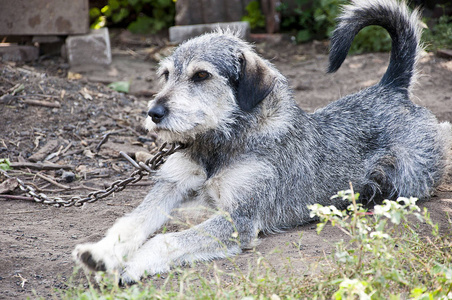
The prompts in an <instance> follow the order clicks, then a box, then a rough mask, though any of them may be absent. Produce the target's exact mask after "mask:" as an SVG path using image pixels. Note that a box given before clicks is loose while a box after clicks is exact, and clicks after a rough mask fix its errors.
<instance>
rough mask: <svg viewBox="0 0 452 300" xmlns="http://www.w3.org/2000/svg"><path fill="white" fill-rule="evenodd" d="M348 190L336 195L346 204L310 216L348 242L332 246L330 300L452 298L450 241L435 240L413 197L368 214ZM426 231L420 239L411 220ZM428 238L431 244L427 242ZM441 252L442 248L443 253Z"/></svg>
mask: <svg viewBox="0 0 452 300" xmlns="http://www.w3.org/2000/svg"><path fill="white" fill-rule="evenodd" d="M358 196H359V195H357V194H354V193H353V190H348V191H344V192H340V193H338V195H336V196H334V197H341V198H342V199H344V200H346V201H348V202H349V203H350V205H349V206H348V207H347V209H346V210H338V209H337V208H336V207H334V206H327V207H324V206H321V205H319V204H315V205H311V206H310V207H309V208H310V209H311V217H318V218H320V220H321V222H320V223H319V224H318V225H317V226H318V229H317V230H318V232H319V233H320V232H321V231H322V229H323V228H324V226H325V225H326V223H331V224H332V225H333V226H335V227H337V228H339V229H341V230H342V231H343V232H344V233H345V234H347V235H348V236H349V238H350V240H349V241H348V242H347V243H345V242H340V243H337V244H336V251H335V253H334V257H333V262H334V264H335V270H336V271H337V274H336V278H335V279H334V280H331V281H330V282H329V283H330V284H334V285H336V284H338V285H339V286H338V288H337V290H336V292H335V293H334V294H333V299H354V297H355V296H357V297H358V298H359V299H402V298H403V299H405V298H409V297H410V298H411V299H439V298H443V299H449V298H448V297H452V255H451V254H450V252H449V251H450V240H447V239H446V238H444V237H440V236H439V231H438V226H437V225H435V224H433V223H432V221H431V220H430V218H429V215H428V212H427V210H426V209H424V211H423V212H421V210H420V208H419V207H418V206H417V205H416V201H417V199H416V198H398V199H397V201H390V200H384V201H383V205H376V206H375V207H374V210H373V212H369V211H368V210H367V209H366V208H364V206H363V205H362V204H360V203H358V202H357V198H358ZM413 217H415V218H416V219H418V221H419V222H422V223H426V224H428V225H430V226H431V229H432V232H431V234H430V236H428V237H421V236H420V235H419V234H418V232H417V231H416V228H415V227H413V225H412V222H411V221H412V218H413ZM432 239H433V241H432ZM443 247H444V248H443Z"/></svg>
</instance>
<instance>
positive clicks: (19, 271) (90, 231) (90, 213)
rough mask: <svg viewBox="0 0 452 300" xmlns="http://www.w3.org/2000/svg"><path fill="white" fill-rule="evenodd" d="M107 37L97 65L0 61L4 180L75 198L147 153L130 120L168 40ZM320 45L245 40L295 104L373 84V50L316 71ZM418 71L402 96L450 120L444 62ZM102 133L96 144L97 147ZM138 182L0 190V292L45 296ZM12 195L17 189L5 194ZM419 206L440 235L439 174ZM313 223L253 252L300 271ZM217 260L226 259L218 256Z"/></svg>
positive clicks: (448, 200)
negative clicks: (101, 191)
mask: <svg viewBox="0 0 452 300" xmlns="http://www.w3.org/2000/svg"><path fill="white" fill-rule="evenodd" d="M113 45H115V46H114V49H113V53H114V58H113V59H114V62H113V64H112V66H111V67H109V68H107V69H104V68H98V67H96V68H92V69H90V70H89V69H85V70H83V69H76V70H74V69H72V70H69V67H68V65H67V64H66V63H65V62H64V61H63V60H62V59H59V58H54V57H53V58H52V57H51V58H43V59H42V60H40V61H39V62H36V63H33V64H14V63H0V72H1V76H0V95H3V96H1V98H0V159H1V158H9V159H10V161H11V162H14V163H15V164H16V167H14V169H13V170H11V171H10V172H9V174H10V175H11V176H18V177H19V178H21V179H23V180H24V181H25V182H27V183H28V184H32V185H33V186H35V187H36V188H38V189H39V191H43V192H45V193H48V194H49V195H86V194H87V193H88V192H89V191H91V190H93V189H98V188H103V187H104V186H108V184H109V183H111V182H113V181H114V180H117V179H121V178H125V177H126V176H127V174H129V173H130V172H131V171H132V166H131V165H130V164H129V163H127V162H126V161H125V160H124V159H123V158H121V157H120V156H119V154H118V152H119V151H120V150H123V151H126V152H127V153H129V154H131V155H134V154H135V152H137V151H151V152H152V151H154V150H155V147H156V142H155V140H154V136H153V135H150V134H147V133H146V131H145V130H144V129H143V126H142V124H143V121H144V118H145V116H146V105H147V100H148V99H149V98H150V97H151V96H152V94H153V93H155V91H156V90H157V80H156V77H155V74H154V73H155V70H156V67H157V63H156V61H157V60H158V59H159V58H160V57H162V56H164V55H165V54H166V53H168V51H170V48H169V47H165V46H162V45H164V44H162V42H158V43H153V42H147V41H144V42H143V41H141V40H138V42H133V40H132V39H131V38H124V37H123V38H121V36H119V37H118V38H117V39H116V40H114V42H113ZM326 48H327V45H326V44H325V43H321V42H316V43H310V44H305V45H298V46H297V45H292V44H290V43H289V42H284V41H283V42H279V43H277V44H273V43H271V42H270V43H269V42H267V43H260V44H258V46H257V50H258V52H260V53H261V54H262V55H263V56H265V57H266V58H268V59H270V60H271V61H272V62H273V63H274V64H275V65H276V67H277V68H278V69H279V70H280V71H281V72H282V73H283V74H284V75H285V76H287V77H288V78H289V81H290V84H291V86H292V87H293V89H294V94H295V97H296V100H297V101H298V103H299V104H300V106H301V107H302V108H303V109H304V110H306V111H308V112H312V111H314V110H315V109H317V108H320V107H323V106H324V105H326V104H327V103H329V102H331V101H334V100H335V99H338V98H339V97H341V96H343V95H346V94H349V93H352V92H355V91H358V90H359V89H362V88H364V87H367V86H370V85H372V84H374V83H376V82H378V80H379V79H380V78H381V76H382V75H383V73H384V71H385V69H386V66H387V62H388V57H389V56H388V54H384V53H378V54H365V55H357V56H350V57H348V58H347V60H346V61H345V63H344V65H343V66H342V67H341V69H340V70H339V71H338V73H336V74H333V75H327V74H325V71H324V70H325V69H326V65H327V56H326V54H325V49H326ZM419 69H420V71H421V73H420V77H419V79H418V84H417V86H416V88H415V90H414V93H413V94H414V95H413V98H412V99H413V101H414V102H415V103H417V104H419V105H422V106H426V107H428V108H429V109H431V110H432V111H433V112H434V114H435V115H436V116H437V117H438V119H439V120H440V121H449V122H452V61H451V60H449V61H448V60H445V59H441V58H438V57H437V56H435V55H434V54H426V55H424V56H423V57H422V58H421V60H420V64H419ZM68 71H71V73H68ZM74 72H75V73H78V74H81V78H78V79H74V78H77V76H78V75H77V74H74ZM68 75H69V78H71V79H68ZM118 80H130V81H131V84H132V86H131V93H130V94H128V95H124V94H121V93H118V92H114V91H111V90H109V89H108V88H106V87H105V85H104V84H105V83H108V82H112V81H118ZM20 84H23V90H21V89H22V88H21V86H20ZM20 90H21V91H20ZM14 91H16V92H15V93H14ZM13 94H14V95H13ZM31 100H37V101H40V102H36V101H31ZM43 105H47V106H48V105H53V106H54V107H46V106H43ZM107 134H108V135H109V138H108V141H107V142H106V143H104V144H102V145H100V143H101V141H102V140H103V138H104V137H105V136H106V135H107ZM99 145H100V146H99ZM96 148H97V149H96ZM97 150H99V151H97ZM33 160H34V161H39V160H46V161H47V163H46V164H45V166H49V165H50V163H53V164H52V165H50V167H49V168H51V169H50V170H44V169H43V165H42V164H40V165H39V164H35V165H31V166H30V165H28V163H29V162H33ZM55 164H57V165H58V166H56V167H55ZM27 166H28V167H27ZM63 166H66V167H67V168H68V169H67V170H66V171H70V172H73V173H74V174H76V175H77V180H75V181H74V182H70V183H68V182H65V181H64V180H63V179H62V174H61V173H62V172H61V170H60V169H61V168H60V167H63ZM42 175H44V176H42ZM42 177H44V178H46V179H43V178H42ZM0 179H1V180H4V178H0ZM49 179H52V180H49ZM1 180H0V181H1ZM149 184H150V180H145V182H144V184H142V185H137V186H133V187H130V188H127V189H126V190H125V191H123V192H121V193H116V194H115V195H114V196H112V197H109V198H106V199H102V200H99V201H98V202H95V203H91V204H85V205H84V206H83V207H81V208H76V207H68V208H57V207H53V206H49V205H44V204H39V203H35V202H31V201H27V200H12V199H2V198H1V197H0V207H1V210H0V224H1V229H0V299H24V298H26V297H31V298H35V297H43V298H51V297H52V295H55V292H54V289H65V288H67V284H68V280H69V278H70V277H71V276H72V274H73V267H74V265H73V262H72V260H71V252H72V250H73V248H74V246H75V245H76V244H78V243H83V242H88V241H96V240H98V239H100V238H101V237H102V236H103V234H104V233H105V232H106V230H107V229H108V228H109V227H110V226H111V225H112V224H113V222H114V221H115V219H117V218H118V217H120V216H122V215H123V214H124V213H126V212H128V211H130V210H132V209H133V208H134V207H135V206H137V205H138V204H139V203H140V202H141V200H142V198H143V197H144V196H145V194H146V191H147V190H148V189H149V187H147V186H146V185H149ZM67 187H69V189H68V188H67ZM15 195H19V193H17V190H16V191H15ZM22 196H23V195H22ZM421 205H422V206H425V207H427V208H428V209H429V211H430V212H431V216H432V218H433V220H434V221H436V222H437V223H439V224H440V227H441V228H442V232H443V234H451V233H452V231H451V227H450V226H449V225H450V224H449V221H448V217H447V213H449V214H451V213H452V174H451V173H448V174H447V176H446V181H445V183H444V184H443V185H442V186H441V187H440V189H439V191H438V192H437V193H436V195H435V196H434V197H432V199H431V200H430V201H428V202H424V203H422V204H421ZM448 224H449V225H448ZM315 228H316V226H315V224H307V225H305V226H301V227H297V228H294V229H292V230H289V231H287V232H284V233H281V234H277V235H272V236H263V237H261V243H260V245H259V246H257V248H256V251H257V252H259V253H261V254H262V255H263V256H264V257H266V258H267V259H268V260H267V261H268V262H269V263H270V264H272V265H273V266H274V267H275V268H276V269H283V268H284V265H287V263H288V261H289V259H290V265H291V266H292V269H294V270H298V271H299V272H300V274H303V273H309V272H311V271H312V270H308V269H306V266H307V263H308V262H311V261H315V260H316V259H318V258H319V257H322V256H323V255H324V254H325V253H326V254H328V253H330V252H331V243H332V242H334V241H337V240H339V239H341V238H343V236H342V235H341V233H340V232H339V231H338V230H335V229H334V228H331V227H328V226H327V227H326V228H325V230H324V231H323V233H322V234H321V235H317V234H316V230H315ZM256 257H257V254H256V253H255V252H253V251H250V252H246V253H244V254H242V255H240V256H239V257H238V258H237V260H236V263H237V265H239V266H241V267H243V268H246V267H247V266H248V264H249V262H250V261H253V259H255V258H256ZM217 264H218V265H219V266H224V267H225V268H228V267H230V263H229V262H228V261H227V260H223V261H217ZM84 280H85V279H84V277H83V275H81V274H80V273H79V274H77V275H75V276H74V281H75V282H80V281H81V282H84Z"/></svg>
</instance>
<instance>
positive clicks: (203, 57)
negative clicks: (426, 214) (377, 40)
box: [73, 0, 451, 284]
mask: <svg viewBox="0 0 452 300" xmlns="http://www.w3.org/2000/svg"><path fill="white" fill-rule="evenodd" d="M418 23H419V20H418V14H417V12H416V11H415V12H413V13H410V12H409V11H408V9H407V7H406V5H405V3H399V2H396V1H395V0H381V1H377V0H370V1H368V0H354V1H353V2H352V4H351V5H348V6H345V7H344V12H343V14H342V15H341V17H340V18H339V24H338V26H337V29H336V30H335V31H334V35H333V38H332V41H331V53H330V66H329V72H334V71H336V70H337V69H338V68H339V67H340V65H341V64H342V62H343V61H344V59H345V57H346V55H347V52H348V49H349V47H350V44H351V42H352V40H353V38H354V36H355V35H356V34H357V33H358V32H359V31H360V30H361V29H362V28H363V27H365V26H368V25H380V26H382V27H384V28H385V29H386V30H387V31H388V32H389V33H390V35H391V37H392V44H393V45H392V52H391V58H390V62H389V67H388V69H387V71H386V73H385V74H384V76H383V78H382V79H381V81H380V82H379V83H378V84H376V85H375V86H372V87H370V88H367V89H365V90H363V91H360V92H358V93H356V94H353V95H349V96H346V97H344V98H342V99H340V100H338V101H336V102H334V103H331V104H330V105H328V106H326V107H325V108H323V109H320V110H318V111H316V112H315V113H313V114H308V113H306V112H304V111H303V110H301V109H300V108H299V107H298V106H297V105H296V103H295V101H294V99H293V96H292V91H291V90H290V88H289V86H288V83H287V79H286V78H285V77H284V76H283V75H281V73H279V72H278V71H277V70H276V69H275V68H274V67H273V66H272V65H271V64H270V63H269V62H268V61H266V60H264V59H262V58H261V57H259V56H258V55H257V54H256V53H255V52H254V50H253V49H252V47H251V46H250V45H249V44H247V43H246V42H244V41H242V40H240V39H239V38H237V37H236V36H235V35H234V34H233V33H231V32H229V31H226V32H216V33H211V34H206V35H203V36H200V37H197V38H195V39H192V40H189V41H187V42H185V43H184V44H182V45H180V46H179V47H178V48H177V49H176V50H175V51H174V53H173V54H172V55H171V56H170V57H168V58H167V59H165V60H164V61H163V62H162V63H161V67H160V70H159V74H160V75H161V77H162V81H163V86H162V89H161V91H160V92H159V93H158V94H157V95H156V97H155V99H153V100H152V101H150V104H149V107H150V109H149V113H148V114H149V117H148V118H147V121H146V125H147V128H148V129H149V130H153V131H155V132H157V133H158V134H159V136H160V137H161V139H162V140H164V141H167V142H179V143H183V144H184V145H185V148H184V149H182V150H180V151H178V152H176V153H175V154H173V155H171V156H170V157H169V158H168V160H167V162H166V163H165V164H164V165H163V166H162V168H161V169H160V170H159V171H158V173H157V174H156V177H155V181H156V182H155V185H154V186H153V188H152V190H151V191H150V193H149V194H148V195H147V196H146V198H145V199H144V201H143V202H142V203H141V205H139V206H138V207H137V208H136V209H135V210H134V211H132V212H131V213H129V214H127V215H126V216H124V217H122V218H120V219H119V220H118V221H117V222H116V223H115V224H114V225H113V227H112V228H110V230H108V232H107V234H106V236H105V237H104V238H103V239H102V240H100V241H99V242H97V243H92V244H91V243H90V244H81V245H78V246H77V247H76V249H75V250H74V252H73V256H74V259H75V260H76V261H77V262H78V263H79V264H81V265H82V266H83V267H84V268H85V269H87V270H93V271H106V272H107V273H109V274H112V275H114V274H116V275H117V276H118V277H117V278H118V279H119V280H120V281H121V282H122V283H126V284H128V283H132V282H134V281H137V280H140V279H141V277H142V276H144V275H145V274H147V275H152V274H156V273H162V272H167V271H168V270H169V269H170V268H171V267H172V266H175V265H182V264H185V263H190V262H193V261H202V260H204V261H205V260H211V259H215V258H222V257H227V256H231V255H235V254H238V253H240V252H241V250H242V249H247V248H250V247H253V245H255V241H256V238H257V235H258V233H259V232H277V231H279V230H282V229H284V228H288V227H291V226H295V225H298V224H303V223H306V222H309V221H311V218H310V216H309V210H308V208H307V206H308V205H310V204H314V203H320V204H323V205H336V206H342V205H343V202H342V200H339V199H334V200H333V199H330V196H332V195H334V194H336V193H337V192H338V191H339V190H344V189H348V188H349V183H350V182H351V183H352V184H353V187H354V189H355V190H356V191H359V192H360V194H361V197H362V199H363V201H371V200H375V199H382V198H395V197H399V196H406V197H409V196H414V197H418V198H427V197H429V196H430V195H431V193H432V191H433V190H434V188H435V187H436V186H437V185H438V184H439V183H440V180H441V177H442V175H443V173H444V167H445V160H446V150H447V149H448V147H449V141H448V140H449V136H450V134H451V127H450V124H449V123H441V124H439V123H438V121H437V120H436V118H435V117H434V116H433V115H432V114H431V113H430V112H429V111H428V110H427V109H425V108H422V107H419V106H417V105H415V104H413V103H412V102H411V101H410V99H409V89H410V87H411V85H412V83H413V76H414V74H415V63H416V57H417V55H418V52H419V37H420V31H419V24H418ZM194 201H200V202H201V203H204V204H206V205H210V206H211V207H213V208H214V209H215V211H216V213H214V214H213V215H212V216H211V217H210V218H209V219H208V220H206V221H204V222H202V223H200V224H199V225H197V226H194V227H192V228H190V229H188V230H184V231H181V232H174V233H165V234H157V235H155V236H152V235H153V234H154V233H155V232H156V231H157V230H159V229H160V228H161V226H162V225H163V224H164V223H165V222H166V221H167V220H168V218H169V217H170V215H171V213H172V212H173V211H174V210H175V209H177V208H179V207H181V206H182V205H183V204H187V203H192V202H194ZM151 236H152V237H151ZM150 237H151V238H150Z"/></svg>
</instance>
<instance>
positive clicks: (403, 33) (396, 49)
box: [312, 0, 451, 199]
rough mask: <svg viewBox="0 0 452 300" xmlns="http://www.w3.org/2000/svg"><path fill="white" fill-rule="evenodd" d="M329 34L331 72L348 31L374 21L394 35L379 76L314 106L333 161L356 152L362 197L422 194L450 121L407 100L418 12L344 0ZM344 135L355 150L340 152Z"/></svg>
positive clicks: (440, 157)
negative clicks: (440, 120)
mask: <svg viewBox="0 0 452 300" xmlns="http://www.w3.org/2000/svg"><path fill="white" fill-rule="evenodd" d="M339 21H340V23H339V25H338V27H337V29H336V30H335V31H334V33H333V37H332V40H331V52H330V65H329V68H328V71H329V72H335V71H336V70H337V69H339V67H340V66H341V64H342V62H343V61H344V59H345V57H346V55H347V52H348V50H349V48H350V45H351V43H352V41H353V38H354V36H355V35H356V34H357V33H358V32H359V31H360V30H361V29H362V28H364V27H366V26H369V25H380V26H382V27H384V28H385V29H386V30H387V31H388V32H389V33H390V35H391V38H392V51H391V58H390V62H389V66H388V69H387V71H386V73H385V74H384V76H383V78H382V79H381V81H380V82H379V83H378V84H377V85H375V86H373V87H370V88H368V89H366V90H363V91H361V92H359V93H356V94H354V95H349V96H346V97H344V98H342V99H340V100H338V101H336V102H334V103H332V104H330V105H329V106H327V107H325V108H324V109H321V110H319V111H317V112H316V113H314V114H313V116H312V117H313V119H315V120H316V122H317V124H318V126H319V128H321V131H322V135H323V136H324V137H325V140H328V141H329V142H328V143H329V144H328V145H327V147H328V148H329V149H331V150H330V151H331V153H336V161H338V164H340V163H341V162H345V161H349V162H350V157H360V159H361V161H362V162H363V163H362V164H361V165H359V166H354V167H352V168H350V170H349V172H350V173H351V174H353V173H355V174H354V175H352V177H354V179H355V184H356V185H357V189H359V190H360V192H361V194H362V195H363V196H364V198H367V199H374V198H381V197H388V198H390V197H396V196H406V197H409V196H414V197H419V198H426V197H428V196H430V195H431V193H432V191H433V189H434V187H436V186H437V185H438V184H439V183H440V180H441V177H442V175H443V173H444V168H445V164H446V153H447V149H448V148H449V146H450V142H449V139H450V134H451V129H450V124H448V123H442V124H438V122H437V120H436V118H435V117H434V116H433V114H431V113H430V112H429V111H428V110H427V109H425V108H423V107H419V106H417V105H415V104H413V103H412V102H411V101H410V99H409V89H410V87H411V86H412V84H413V81H414V76H415V72H416V70H415V65H416V60H417V56H418V53H419V49H420V47H419V38H420V29H419V28H420V26H419V17H418V12H417V11H414V12H412V13H410V12H409V11H408V8H407V7H406V5H405V4H404V3H402V5H399V4H398V3H397V2H396V1H390V0H379V1H376V0H370V1H368V0H354V1H353V4H352V5H350V6H345V9H344V12H343V14H342V16H341V17H340V18H339ZM344 143H345V144H347V143H348V146H347V147H346V148H347V149H348V151H350V149H352V151H354V152H356V153H354V155H353V156H348V155H346V154H342V152H341V149H342V148H343V147H344Z"/></svg>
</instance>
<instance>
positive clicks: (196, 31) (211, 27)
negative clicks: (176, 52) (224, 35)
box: [169, 22, 250, 44]
mask: <svg viewBox="0 0 452 300" xmlns="http://www.w3.org/2000/svg"><path fill="white" fill-rule="evenodd" d="M218 28H221V29H227V28H229V29H231V30H233V31H236V32H238V33H239V37H240V38H242V39H245V40H247V39H249V35H250V24H248V22H228V23H213V24H199V25H186V26H173V27H170V29H169V39H170V42H171V43H175V44H179V43H182V42H183V41H185V40H188V39H190V38H193V37H195V36H198V35H201V34H203V33H206V32H212V31H215V30H217V29H218Z"/></svg>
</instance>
